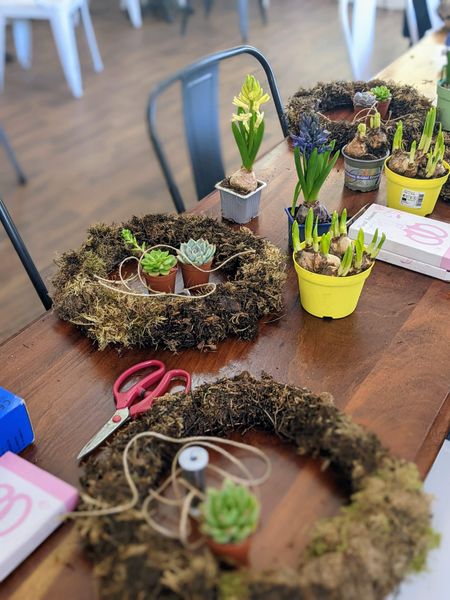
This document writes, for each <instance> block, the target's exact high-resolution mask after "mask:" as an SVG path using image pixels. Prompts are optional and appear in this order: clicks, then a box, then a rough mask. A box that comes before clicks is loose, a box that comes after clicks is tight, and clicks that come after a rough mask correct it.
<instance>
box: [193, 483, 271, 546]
mask: <svg viewBox="0 0 450 600" xmlns="http://www.w3.org/2000/svg"><path fill="white" fill-rule="evenodd" d="M200 509H201V513H202V524H201V531H202V533H204V534H205V535H207V536H208V537H209V538H211V539H212V540H214V541H215V542H216V543H218V544H235V543H238V542H242V541H243V540H245V539H246V538H248V537H249V535H251V534H252V533H253V532H254V531H255V530H256V528H257V526H258V520H259V513H260V509H261V507H260V504H259V502H258V500H257V498H256V497H255V496H254V495H253V494H252V493H251V492H249V491H248V489H247V488H246V487H245V486H243V485H237V484H235V483H233V482H232V481H228V480H227V481H225V482H224V483H223V485H222V488H220V489H217V488H208V489H207V490H206V500H205V501H204V502H203V503H202V504H201V505H200Z"/></svg>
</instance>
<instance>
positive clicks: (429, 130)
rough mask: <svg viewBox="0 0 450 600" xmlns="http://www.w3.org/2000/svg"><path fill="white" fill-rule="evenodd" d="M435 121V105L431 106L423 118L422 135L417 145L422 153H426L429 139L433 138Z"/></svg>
mask: <svg viewBox="0 0 450 600" xmlns="http://www.w3.org/2000/svg"><path fill="white" fill-rule="evenodd" d="M435 123H436V107H435V106H432V107H431V108H430V110H429V111H428V113H427V116H426V119H425V124H424V126H423V131H422V136H421V138H420V142H419V146H418V150H422V152H423V153H424V154H427V153H428V151H429V149H430V146H431V141H432V139H433V131H434V125H435Z"/></svg>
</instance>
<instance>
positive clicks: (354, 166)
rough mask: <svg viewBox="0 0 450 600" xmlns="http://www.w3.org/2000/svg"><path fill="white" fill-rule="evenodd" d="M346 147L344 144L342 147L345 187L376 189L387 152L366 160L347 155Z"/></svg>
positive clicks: (359, 190)
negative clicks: (379, 156)
mask: <svg viewBox="0 0 450 600" xmlns="http://www.w3.org/2000/svg"><path fill="white" fill-rule="evenodd" d="M346 147H347V146H344V148H343V149H342V155H343V157H344V166H345V180H344V185H345V187H347V188H348V189H350V190H354V191H357V192H371V191H373V190H377V189H378V188H379V186H380V181H381V174H382V172H383V166H384V163H385V161H386V159H387V157H388V156H389V152H387V153H386V154H385V155H384V156H382V157H381V158H375V159H370V160H367V159H360V158H353V157H351V156H349V155H348V154H346V152H345V149H346Z"/></svg>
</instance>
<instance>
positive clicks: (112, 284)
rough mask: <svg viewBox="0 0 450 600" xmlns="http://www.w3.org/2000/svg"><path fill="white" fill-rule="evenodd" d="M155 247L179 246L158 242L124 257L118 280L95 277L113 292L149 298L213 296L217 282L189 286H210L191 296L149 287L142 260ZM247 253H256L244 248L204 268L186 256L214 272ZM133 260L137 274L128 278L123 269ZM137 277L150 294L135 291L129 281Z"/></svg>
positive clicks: (194, 287) (194, 298)
mask: <svg viewBox="0 0 450 600" xmlns="http://www.w3.org/2000/svg"><path fill="white" fill-rule="evenodd" d="M155 248H170V249H171V250H175V252H176V251H177V248H174V247H173V246H170V245H169V244H156V245H155V246H152V247H151V248H147V249H146V250H144V252H142V254H141V256H140V257H139V258H138V257H137V256H127V257H126V258H124V259H123V260H122V262H121V263H120V265H119V279H118V280H117V279H105V278H104V277H100V276H99V275H94V277H95V279H97V281H98V283H99V285H101V286H102V287H104V288H106V289H108V290H112V291H113V292H118V293H119V294H125V295H127V296H137V297H139V298H147V299H148V298H157V297H163V298H181V299H182V300H200V299H201V298H207V297H208V296H211V294H213V293H214V292H215V291H216V288H217V284H215V283H206V284H200V285H194V286H192V287H190V288H187V289H189V290H193V289H196V288H204V287H209V288H210V289H209V291H208V292H206V293H204V294H196V295H195V296H191V295H187V294H176V293H167V292H158V291H156V290H152V289H151V288H150V287H149V285H148V283H147V282H146V281H144V280H143V278H142V266H141V264H142V260H143V258H144V257H145V255H146V254H148V253H149V252H151V251H152V250H154V249H155ZM246 254H255V250H243V251H242V252H237V253H236V254H233V256H230V257H229V258H227V259H226V260H224V261H223V262H221V263H220V264H219V265H217V266H216V267H214V269H202V268H201V267H199V266H198V265H196V264H194V263H193V262H192V261H191V260H190V259H189V258H187V257H186V258H187V260H188V263H189V264H190V265H191V266H192V267H195V268H196V269H197V270H198V271H203V272H204V273H214V271H218V270H219V269H222V268H223V267H224V266H225V265H226V264H227V263H229V262H230V261H232V260H233V259H235V258H237V257H238V256H244V255H246ZM131 260H135V261H137V263H138V269H137V275H132V276H131V277H128V278H127V279H125V278H124V277H123V275H122V269H123V266H124V264H125V263H126V262H128V261H131ZM136 277H137V278H138V279H139V281H140V282H141V284H142V285H143V286H144V287H146V288H147V289H148V290H149V291H150V292H152V293H151V294H150V295H149V294H145V293H142V292H134V291H133V290H132V288H131V287H130V286H129V283H131V282H132V281H134V280H135V279H136ZM117 285H123V286H124V287H125V288H126V289H122V288H119V287H115V286H117Z"/></svg>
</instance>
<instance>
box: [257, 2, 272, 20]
mask: <svg viewBox="0 0 450 600" xmlns="http://www.w3.org/2000/svg"><path fill="white" fill-rule="evenodd" d="M269 3H270V2H269V0H258V4H259V12H260V13H261V19H262V22H263V23H264V25H267V9H268V8H269Z"/></svg>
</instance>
